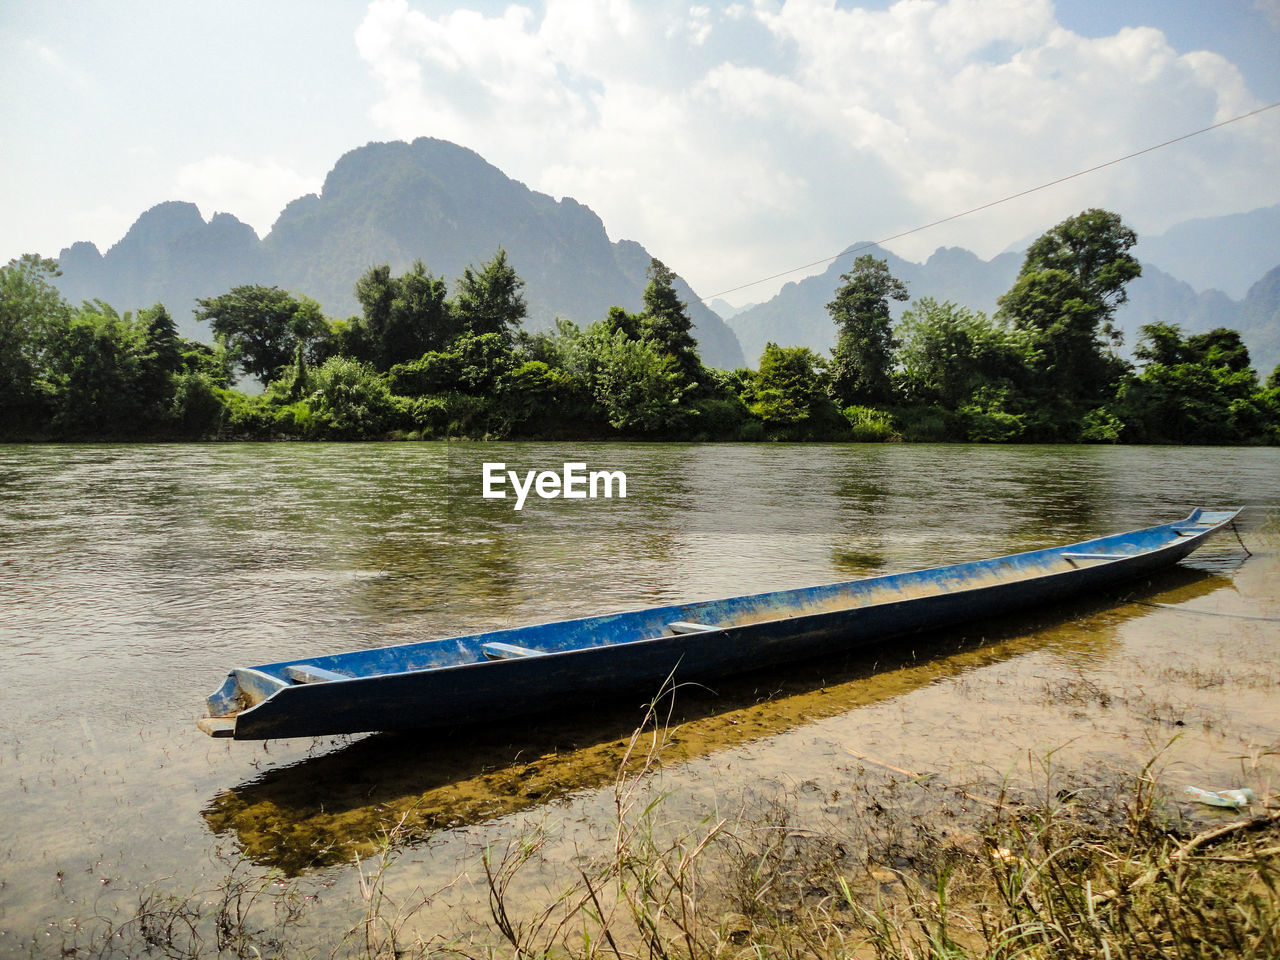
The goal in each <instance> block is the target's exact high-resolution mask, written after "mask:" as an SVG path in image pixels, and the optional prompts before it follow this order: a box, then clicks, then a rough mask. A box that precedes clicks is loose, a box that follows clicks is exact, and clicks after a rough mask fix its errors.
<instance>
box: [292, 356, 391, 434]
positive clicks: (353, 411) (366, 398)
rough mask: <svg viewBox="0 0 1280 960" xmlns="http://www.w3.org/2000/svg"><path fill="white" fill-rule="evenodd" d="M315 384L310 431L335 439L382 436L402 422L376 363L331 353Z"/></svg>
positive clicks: (315, 375) (310, 400)
mask: <svg viewBox="0 0 1280 960" xmlns="http://www.w3.org/2000/svg"><path fill="white" fill-rule="evenodd" d="M311 383H312V386H313V387H314V388H315V390H314V392H313V393H312V394H311V396H310V397H308V398H307V401H306V405H307V406H308V407H309V408H310V411H311V414H312V419H311V422H310V425H309V428H308V432H309V433H310V434H312V435H314V436H319V437H324V438H327V439H334V440H362V439H368V438H370V437H377V436H381V435H382V434H383V433H385V432H386V431H388V430H391V429H393V428H395V427H398V426H400V424H398V423H397V422H396V414H397V413H398V412H399V410H398V408H397V407H396V405H395V404H394V403H393V402H392V399H391V391H390V390H388V389H387V385H386V383H385V382H384V381H383V379H382V377H380V376H379V375H378V374H377V372H376V371H374V369H373V367H371V366H370V365H369V364H367V363H361V362H360V361H359V360H352V359H350V358H348V357H330V358H329V359H328V360H326V361H325V362H324V364H323V365H321V366H320V367H319V368H318V369H317V370H315V371H314V372H313V373H312V375H311Z"/></svg>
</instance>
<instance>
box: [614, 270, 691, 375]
mask: <svg viewBox="0 0 1280 960" xmlns="http://www.w3.org/2000/svg"><path fill="white" fill-rule="evenodd" d="M647 276H648V280H649V282H648V284H647V285H646V286H645V288H644V312H643V313H642V314H641V315H640V318H639V320H640V323H639V326H640V335H641V337H642V338H643V339H645V340H649V341H652V342H653V344H654V345H655V346H656V347H657V348H658V351H659V352H660V353H663V354H666V355H667V356H669V357H671V358H672V359H673V360H675V362H676V366H677V367H678V368H679V369H680V371H681V373H683V374H684V377H685V379H686V381H687V382H688V383H689V384H693V383H696V382H697V381H698V380H699V379H700V375H701V372H702V361H701V360H699V359H698V343H697V341H696V340H694V339H693V333H692V332H691V331H692V330H693V321H692V320H690V319H689V313H688V310H687V308H686V305H685V303H684V302H683V301H682V300H681V299H680V297H679V295H678V294H677V293H676V288H675V280H676V275H675V273H674V272H673V271H672V270H671V268H670V267H668V266H667V265H666V264H665V263H663V262H662V261H661V260H658V259H657V258H656V257H655V258H653V259H651V260H650V261H649V270H648V274H647ZM624 316H625V314H624ZM610 317H611V318H613V317H614V314H613V312H612V311H611V312H610Z"/></svg>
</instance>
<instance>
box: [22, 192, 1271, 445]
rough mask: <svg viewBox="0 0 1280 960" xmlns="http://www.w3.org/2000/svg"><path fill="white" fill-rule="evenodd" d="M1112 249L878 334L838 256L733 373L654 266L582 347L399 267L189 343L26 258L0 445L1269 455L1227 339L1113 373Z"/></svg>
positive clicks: (1249, 384) (1116, 362) (1051, 266)
mask: <svg viewBox="0 0 1280 960" xmlns="http://www.w3.org/2000/svg"><path fill="white" fill-rule="evenodd" d="M1136 242H1137V237H1136V235H1135V234H1134V233H1133V231H1132V230H1130V229H1129V228H1128V227H1127V226H1125V225H1124V223H1123V222H1122V221H1121V218H1120V217H1119V216H1118V215H1116V214H1114V213H1111V212H1109V211H1105V210H1096V209H1095V210H1087V211H1085V212H1083V213H1081V214H1080V215H1078V216H1076V217H1072V218H1069V219H1067V220H1065V221H1063V222H1062V223H1060V224H1058V225H1057V226H1055V227H1054V228H1052V229H1051V230H1049V231H1047V232H1046V233H1045V234H1044V235H1042V236H1041V237H1040V238H1039V239H1037V240H1036V241H1035V242H1034V243H1033V244H1032V245H1031V247H1030V248H1029V249H1028V251H1027V254H1026V258H1025V260H1024V262H1023V265H1022V269H1021V271H1020V272H1019V274H1018V277H1017V279H1016V281H1015V282H1014V284H1013V286H1012V288H1011V289H1010V290H1009V291H1008V292H1007V293H1006V294H1005V295H1004V296H1003V297H1001V298H1000V300H999V304H998V310H997V311H996V313H995V315H994V316H992V317H988V316H987V315H986V314H983V313H980V312H976V311H973V310H970V309H968V308H966V307H963V306H960V305H957V304H955V303H953V302H950V301H946V302H938V301H936V300H934V299H931V298H921V299H918V300H916V301H914V302H913V303H911V304H910V305H909V307H908V308H907V309H906V310H905V312H904V313H903V316H902V319H901V321H900V322H899V323H897V324H896V325H895V324H894V322H893V321H892V319H891V316H890V303H891V301H906V300H907V299H908V296H909V294H908V291H907V289H906V286H905V285H904V284H903V283H902V282H901V281H900V280H898V279H897V278H895V277H894V276H893V275H892V274H891V273H890V271H889V269H888V267H887V265H886V263H885V262H884V261H883V260H877V259H876V258H874V257H872V256H869V255H868V256H863V257H860V258H858V259H857V260H856V261H855V262H854V264H853V267H852V269H851V270H850V271H849V272H848V273H845V274H843V275H842V276H841V278H840V285H839V286H838V287H837V289H836V290H835V294H834V297H833V299H832V300H831V302H830V303H829V304H827V311H828V313H829V314H830V316H831V319H832V322H833V324H834V325H835V329H836V344H835V347H834V348H833V349H832V351H831V355H830V356H829V357H827V356H823V355H820V354H818V353H816V352H815V351H813V350H811V349H809V348H807V347H782V346H778V345H777V344H775V343H769V344H768V345H767V346H766V348H765V351H764V353H763V355H762V356H761V358H760V362H759V367H758V369H755V370H750V369H739V370H733V371H727V370H718V369H712V368H708V367H706V366H704V365H703V363H702V361H701V359H700V357H699V355H698V349H697V343H696V341H695V339H694V337H693V334H692V327H693V324H692V322H691V320H690V318H689V315H688V311H687V308H686V304H684V303H683V302H681V301H680V299H679V297H678V296H677V294H676V291H675V287H674V281H675V275H674V274H673V273H672V271H671V270H670V269H669V268H668V267H666V266H665V265H664V264H663V263H662V262H660V261H658V260H653V261H652V262H651V263H650V266H649V271H648V277H647V286H646V288H645V291H644V297H643V306H642V308H641V310H640V311H639V312H638V313H630V312H628V311H626V310H624V309H622V308H621V307H613V308H611V309H610V310H609V311H608V313H607V314H606V315H605V316H604V317H602V318H601V319H599V320H597V321H596V322H594V323H592V324H590V325H589V326H587V327H586V328H585V329H584V328H582V327H579V326H578V325H577V324H574V323H572V322H569V321H567V320H558V321H557V322H556V327H555V329H554V330H553V331H551V332H545V333H531V332H529V331H527V330H525V329H523V322H524V320H525V319H526V317H527V309H526V303H525V299H524V296H523V292H522V291H523V287H524V282H523V281H522V280H521V279H520V278H519V276H518V275H517V274H516V271H515V270H514V268H513V267H512V266H511V264H510V263H509V262H508V261H507V256H506V253H505V252H504V251H503V250H501V249H499V250H498V251H497V252H496V254H495V255H494V256H493V258H492V259H490V260H489V261H488V262H486V263H484V264H482V265H481V266H479V267H468V268H467V269H466V270H465V271H464V272H463V275H462V276H461V277H459V278H458V279H457V280H456V281H455V282H454V284H453V291H452V296H450V290H449V287H448V285H447V284H446V282H445V281H444V280H443V279H442V278H440V277H437V276H435V275H433V274H432V273H431V272H430V271H429V270H428V269H427V268H426V266H425V265H424V264H423V263H422V262H421V261H419V262H417V263H415V264H414V265H413V266H412V267H410V268H409V269H408V270H407V271H405V272H404V273H402V274H400V275H398V276H397V275H394V274H393V272H392V270H391V269H390V267H389V266H387V265H381V266H375V267H372V268H370V269H369V270H368V271H366V272H365V274H364V275H363V276H361V277H360V279H359V280H358V281H357V283H356V286H355V295H356V299H357V301H358V302H359V304H360V309H361V312H360V314H359V315H357V316H353V317H350V318H346V319H335V318H330V317H326V316H325V315H324V313H323V311H322V310H321V308H320V306H319V305H318V304H317V303H316V302H315V301H314V300H311V299H309V298H308V297H306V296H301V295H296V294H294V293H290V292H288V291H284V290H280V289H278V288H277V287H267V286H238V287H235V288H233V289H231V290H229V291H228V292H226V293H224V294H221V295H220V296H216V297H210V298H206V299H201V300H198V301H197V309H196V314H195V315H196V317H197V319H199V320H202V321H205V322H207V323H208V325H209V328H210V330H211V331H212V333H213V336H214V343H212V344H208V343H201V342H198V341H194V340H190V339H187V338H184V337H182V336H180V335H179V334H178V332H177V327H176V324H175V323H174V321H173V318H172V316H171V315H170V314H169V312H168V311H167V310H166V309H165V307H164V305H163V304H156V305H155V306H153V307H151V308H149V309H145V310H141V311H139V312H138V313H137V314H136V315H133V314H130V313H125V314H121V313H119V312H117V311H116V310H115V309H114V308H113V307H111V306H110V305H109V304H106V303H103V302H102V301H99V300H94V301H89V302H85V303H83V304H82V305H81V306H79V307H73V306H72V305H71V304H69V303H67V302H66V301H65V299H63V298H62V296H61V295H60V294H59V293H58V291H57V288H56V286H55V285H54V280H55V279H56V277H57V275H58V269H57V264H56V263H55V262H54V261H51V260H47V259H43V258H40V257H38V256H34V255H27V256H24V257H21V258H18V259H16V260H13V261H10V262H9V264H8V265H7V266H6V267H3V268H0V396H2V397H3V405H2V407H0V438H3V439H9V440H23V439H27V440H31V439H73V440H79V439H206V438H226V439H269V438H285V437H298V438H312V439H342V440H354V439H379V438H443V437H475V438H507V437H529V438H551V439H555V438H588V437H590V438H597V437H636V438H654V439H705V440H712V439H714V440H761V439H785V440H860V441H875V440H898V439H902V440H912V441H982V442H1101V443H1115V442H1138V443H1278V442H1280V369H1278V370H1277V371H1273V372H1272V373H1271V375H1270V377H1269V378H1268V379H1267V381H1266V383H1265V384H1264V383H1262V382H1260V380H1259V377H1258V375H1257V373H1256V372H1255V371H1254V370H1253V369H1252V367H1251V364H1250V361H1249V354H1248V350H1247V348H1246V347H1245V345H1244V343H1243V342H1242V341H1241V339H1240V336H1239V334H1238V333H1237V332H1235V331H1233V330H1227V329H1217V330H1213V331H1210V332H1208V333H1201V334H1195V335H1187V334H1185V333H1184V332H1183V331H1181V330H1180V329H1179V328H1178V327H1177V326H1175V325H1172V324H1166V323H1152V324H1149V325H1147V326H1145V327H1143V328H1142V331H1141V336H1140V339H1139V342H1138V344H1137V345H1136V348H1135V350H1134V361H1135V362H1130V361H1127V360H1125V359H1123V358H1122V357H1121V355H1120V352H1119V347H1120V345H1121V341H1120V334H1119V332H1118V330H1117V329H1116V327H1115V325H1114V314H1115V310H1116V308H1117V307H1118V306H1119V305H1120V304H1122V303H1123V302H1124V300H1125V287H1126V285H1127V284H1128V283H1129V281H1131V280H1133V279H1134V278H1135V277H1137V276H1138V275H1139V274H1140V273H1141V267H1140V266H1139V264H1138V261H1137V260H1136V259H1135V258H1134V257H1133V256H1132V254H1131V253H1130V250H1131V249H1132V247H1133V246H1134V244H1135V243H1136ZM237 378H252V379H255V380H257V381H258V382H259V383H260V384H261V386H262V391H261V392H260V393H248V392H245V391H242V390H239V389H236V388H235V386H234V385H235V383H236V382H237Z"/></svg>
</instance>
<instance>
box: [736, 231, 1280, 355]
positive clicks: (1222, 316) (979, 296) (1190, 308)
mask: <svg viewBox="0 0 1280 960" xmlns="http://www.w3.org/2000/svg"><path fill="white" fill-rule="evenodd" d="M1139 246H1141V243H1140V244H1139ZM864 247H865V248H866V249H861V248H864ZM854 249H858V250H859V254H861V253H870V254H872V255H873V256H875V257H877V258H880V259H883V260H885V261H886V262H887V263H888V266H889V270H890V272H891V273H892V274H893V275H894V276H895V277H897V278H898V279H900V280H902V281H903V282H905V283H906V284H907V290H908V292H909V293H910V295H911V299H912V300H915V299H917V298H919V297H933V298H934V299H936V300H940V301H941V300H952V301H954V302H955V303H958V304H961V305H963V306H966V307H969V308H970V309H973V310H981V311H983V312H984V313H987V314H991V313H993V312H994V311H995V309H996V300H997V299H998V298H999V297H1000V296H1001V295H1002V294H1004V293H1005V292H1006V291H1007V290H1008V289H1009V287H1011V286H1012V285H1013V281H1014V280H1015V279H1016V277H1017V275H1018V270H1019V269H1020V268H1021V266H1022V254H1015V253H1002V254H1000V255H999V256H998V257H996V258H994V259H993V260H982V259H981V258H979V257H978V256H977V255H975V254H973V253H970V252H969V251H968V250H962V249H958V248H954V247H943V248H939V249H938V250H937V251H935V252H934V254H933V255H932V256H931V257H929V259H928V260H927V261H925V262H924V263H923V264H921V263H914V262H912V261H910V260H904V259H902V258H901V257H899V256H897V255H895V254H893V253H890V252H889V251H887V250H883V249H881V248H880V247H876V246H870V247H868V246H867V245H866V244H854V246H853V247H850V248H849V251H852V250H854ZM849 251H846V253H845V254H842V255H841V256H840V257H839V258H838V259H837V260H836V261H835V262H833V263H832V265H831V266H830V267H828V268H827V270H826V271H825V272H824V273H822V274H819V275H817V276H813V277H807V278H806V279H804V280H801V281H799V282H796V283H788V284H787V285H786V286H785V287H783V288H782V290H780V291H779V292H778V294H777V295H776V296H775V297H774V298H773V299H772V300H769V301H767V302H765V303H762V304H758V305H756V306H754V307H752V308H750V309H749V310H744V311H742V312H741V313H739V314H736V315H735V316H733V317H731V318H730V319H729V326H730V327H732V328H733V330H734V332H735V333H737V335H738V340H739V342H740V343H741V344H742V349H743V352H744V353H745V354H746V355H747V360H748V363H749V364H752V365H754V364H755V362H756V361H757V360H758V359H759V357H760V354H761V353H762V352H763V351H764V346H765V343H766V342H768V341H770V340H772V341H774V342H776V343H778V344H780V345H782V346H795V345H803V346H808V347H812V348H813V349H815V350H818V351H826V350H829V349H830V348H831V347H832V346H833V345H834V344H835V327H834V325H833V324H832V323H831V318H830V316H829V315H828V314H827V311H826V304H827V303H828V302H829V301H830V300H831V298H832V296H833V295H834V293H835V290H836V288H837V287H838V286H839V285H840V282H841V281H840V275H841V274H842V273H845V272H847V271H848V270H849V268H850V267H851V266H852V264H853V255H852V254H851V253H850V252H849ZM1272 255H1273V257H1274V258H1275V259H1280V250H1273V251H1272ZM1272 266H1273V268H1274V269H1272V270H1271V271H1270V272H1269V273H1267V274H1266V275H1265V276H1263V277H1262V279H1260V280H1258V281H1257V282H1256V283H1254V284H1253V285H1252V286H1251V287H1249V288H1248V293H1247V294H1246V295H1245V297H1244V299H1243V300H1235V299H1232V298H1231V297H1229V296H1228V295H1227V294H1225V293H1223V292H1222V291H1221V290H1215V289H1208V290H1202V291H1197V290H1196V289H1195V288H1194V287H1193V286H1192V285H1191V284H1189V283H1186V282H1184V281H1183V280H1180V279H1178V278H1176V277H1174V276H1171V275H1170V274H1168V273H1166V272H1165V271H1164V270H1162V269H1160V268H1159V267H1158V266H1154V265H1152V264H1151V263H1145V262H1144V263H1143V267H1142V276H1141V277H1139V278H1138V279H1137V280H1134V281H1133V282H1132V283H1130V284H1129V286H1128V294H1129V299H1128V300H1127V302H1125V303H1124V304H1123V305H1122V306H1121V307H1120V308H1119V309H1118V310H1117V311H1116V323H1117V325H1118V326H1119V327H1120V329H1121V330H1122V331H1124V334H1125V339H1124V343H1125V346H1126V348H1127V349H1132V347H1133V345H1134V344H1135V343H1136V342H1137V339H1138V333H1139V329H1140V328H1141V327H1142V325H1143V324H1147V323H1151V322H1153V321H1156V320H1163V321H1164V322H1166V323H1176V324H1178V325H1179V326H1180V327H1182V329H1183V330H1184V331H1185V332H1187V333H1202V332H1204V331H1206V330H1211V329H1213V328H1214V327H1230V328H1232V329H1235V330H1239V331H1240V334H1241V336H1242V337H1243V338H1244V341H1245V343H1246V344H1247V345H1248V346H1249V350H1250V356H1251V358H1252V360H1253V364H1254V367H1255V369H1257V370H1258V371H1259V372H1260V373H1261V374H1262V375H1263V376H1266V375H1267V374H1268V373H1269V372H1270V371H1271V370H1272V369H1274V368H1275V366H1276V365H1277V364H1278V363H1280V267H1276V266H1275V264H1274V263H1273V264H1272ZM907 306H909V303H894V304H892V305H891V307H892V314H893V317H894V319H895V320H897V319H899V318H901V316H902V311H903V310H904V309H906V308H907Z"/></svg>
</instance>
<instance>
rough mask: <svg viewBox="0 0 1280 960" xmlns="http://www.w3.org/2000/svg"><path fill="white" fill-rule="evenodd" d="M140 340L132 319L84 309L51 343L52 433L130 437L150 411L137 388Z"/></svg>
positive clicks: (95, 304) (98, 306)
mask: <svg viewBox="0 0 1280 960" xmlns="http://www.w3.org/2000/svg"><path fill="white" fill-rule="evenodd" d="M142 353H143V338H142V334H141V331H140V330H139V328H138V326H137V325H136V324H134V323H133V322H132V317H130V316H128V315H125V316H123V317H122V316H121V315H120V314H119V313H117V312H116V311H115V310H114V309H113V308H112V307H111V306H110V305H109V304H106V303H103V302H102V301H101V300H94V301H91V302H89V303H86V304H84V306H82V307H81V308H80V309H79V310H77V311H76V312H75V314H74V315H73V316H72V317H71V319H70V321H69V322H68V323H67V325H66V326H65V327H64V328H63V329H62V330H61V332H60V333H59V335H58V336H56V337H55V338H54V340H53V342H52V343H51V344H50V349H49V364H48V382H49V386H50V388H51V392H52V402H53V417H52V421H51V422H52V426H53V428H54V429H55V430H56V431H57V432H59V433H61V434H63V435H67V436H71V437H93V438H98V437H102V436H122V435H125V436H127V435H132V434H136V433H137V432H138V431H139V428H140V427H141V426H142V425H143V424H144V423H145V422H146V414H147V413H148V410H147V409H146V407H145V406H144V402H143V401H144V398H143V395H142V393H141V391H140V390H139V389H138V387H139V382H140V380H141V370H142V361H141V356H142Z"/></svg>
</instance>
